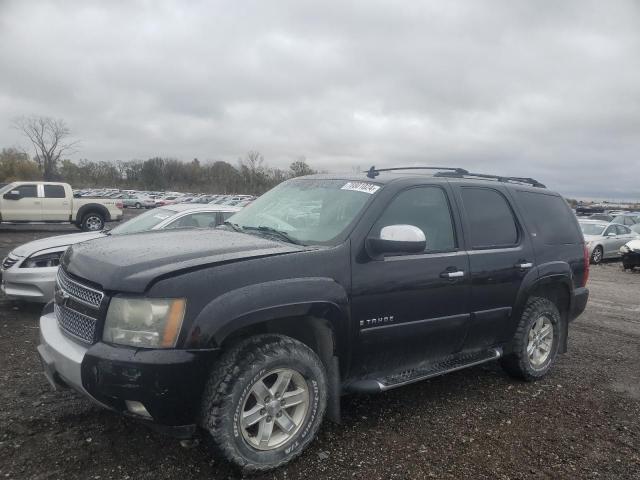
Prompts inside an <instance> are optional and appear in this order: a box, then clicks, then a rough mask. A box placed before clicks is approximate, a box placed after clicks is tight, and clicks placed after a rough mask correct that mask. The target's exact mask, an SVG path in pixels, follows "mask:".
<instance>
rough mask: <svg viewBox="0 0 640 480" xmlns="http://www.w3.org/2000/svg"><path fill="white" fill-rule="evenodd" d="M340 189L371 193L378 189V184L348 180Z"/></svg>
mask: <svg viewBox="0 0 640 480" xmlns="http://www.w3.org/2000/svg"><path fill="white" fill-rule="evenodd" d="M341 190H351V191H352V192H362V193H368V194H369V195H372V194H374V193H376V192H377V191H378V190H380V185H376V184H375V183H369V182H348V183H346V184H345V185H344V186H343V187H342V188H341Z"/></svg>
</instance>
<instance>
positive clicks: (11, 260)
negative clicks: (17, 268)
mask: <svg viewBox="0 0 640 480" xmlns="http://www.w3.org/2000/svg"><path fill="white" fill-rule="evenodd" d="M18 260H20V259H19V258H18V257H14V256H13V255H11V254H9V255H7V256H6V257H5V259H4V260H3V261H2V268H3V269H4V270H7V269H8V268H11V267H13V266H14V265H15V264H16V262H17V261H18Z"/></svg>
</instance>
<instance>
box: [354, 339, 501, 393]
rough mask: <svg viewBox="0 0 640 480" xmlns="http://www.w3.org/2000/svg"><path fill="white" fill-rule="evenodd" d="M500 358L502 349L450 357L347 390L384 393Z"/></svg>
mask: <svg viewBox="0 0 640 480" xmlns="http://www.w3.org/2000/svg"><path fill="white" fill-rule="evenodd" d="M500 357H502V349H501V348H492V349H490V350H485V351H482V352H477V353H469V354H466V355H458V356H455V357H449V358H448V359H446V360H442V361H440V362H438V363H435V364H431V365H426V366H423V367H416V368H409V369H407V370H402V371H399V372H394V373H392V374H390V375H387V376H386V377H382V378H367V379H362V380H356V381H355V382H353V383H351V384H350V385H349V386H348V387H347V390H348V391H350V392H360V393H375V392H384V391H386V390H391V389H392V388H396V387H402V386H403V385H408V384H410V383H414V382H419V381H421V380H426V379H428V378H433V377H438V376H440V375H444V374H445V373H451V372H455V371H456V370H462V369H463V368H467V367H473V366H474V365H480V364H481V363H485V362H490V361H492V360H497V359H498V358H500Z"/></svg>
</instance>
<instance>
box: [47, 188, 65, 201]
mask: <svg viewBox="0 0 640 480" xmlns="http://www.w3.org/2000/svg"><path fill="white" fill-rule="evenodd" d="M64 197H65V194H64V187H63V186H62V185H45V186H44V198H64Z"/></svg>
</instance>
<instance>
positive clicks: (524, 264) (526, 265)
mask: <svg viewBox="0 0 640 480" xmlns="http://www.w3.org/2000/svg"><path fill="white" fill-rule="evenodd" d="M515 266H516V268H521V269H523V270H524V269H526V268H531V267H533V263H531V262H522V263H516V265H515Z"/></svg>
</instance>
